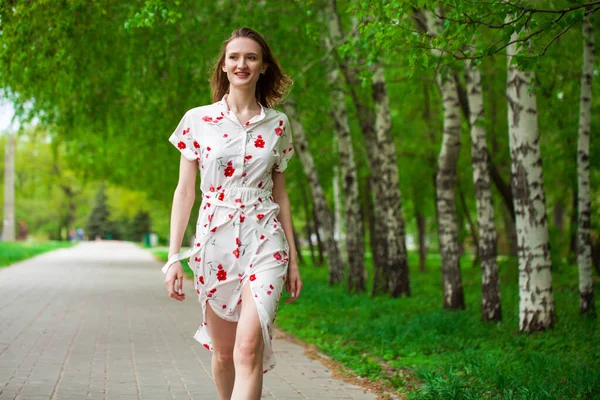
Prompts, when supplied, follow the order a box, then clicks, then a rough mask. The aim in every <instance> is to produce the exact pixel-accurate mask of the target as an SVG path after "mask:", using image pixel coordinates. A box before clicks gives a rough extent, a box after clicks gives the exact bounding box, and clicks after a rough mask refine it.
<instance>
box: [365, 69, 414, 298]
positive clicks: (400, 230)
mask: <svg viewBox="0 0 600 400" xmlns="http://www.w3.org/2000/svg"><path fill="white" fill-rule="evenodd" d="M374 69H375V73H374V74H373V81H372V84H371V86H372V88H373V103H374V105H375V137H376V140H377V147H378V149H377V150H378V151H379V152H381V154H380V157H379V160H380V165H379V168H380V171H381V174H382V176H381V178H382V179H381V185H382V187H381V192H382V194H383V197H378V198H377V199H376V200H377V203H379V205H380V206H381V208H382V209H383V211H384V213H385V214H384V215H385V216H384V218H385V220H386V221H387V224H388V230H387V232H386V233H387V234H386V243H387V261H388V264H387V268H386V269H387V271H388V273H389V274H390V278H391V282H390V285H391V286H390V294H391V295H392V296H393V297H397V296H401V295H406V296H410V282H409V274H408V257H407V253H406V237H405V229H404V217H403V215H402V197H401V194H400V183H399V182H400V180H399V177H398V162H397V156H396V146H395V145H394V140H393V139H392V134H391V130H392V119H391V116H390V104H389V97H388V94H387V90H386V83H385V75H384V70H383V66H382V65H381V63H378V64H376V65H375V66H374Z"/></svg>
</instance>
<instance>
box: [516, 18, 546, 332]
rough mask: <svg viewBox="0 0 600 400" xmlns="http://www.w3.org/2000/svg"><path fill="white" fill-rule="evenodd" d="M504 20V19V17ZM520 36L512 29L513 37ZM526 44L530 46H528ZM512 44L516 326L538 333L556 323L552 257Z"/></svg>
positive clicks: (532, 118) (531, 98)
mask: <svg viewBox="0 0 600 400" xmlns="http://www.w3.org/2000/svg"><path fill="white" fill-rule="evenodd" d="M507 18H508V17H507ZM517 38H518V32H515V33H514V34H513V35H512V37H511V41H515V40H517ZM526 45H528V44H526ZM517 52H518V49H517V47H516V44H511V45H509V46H508V47H507V53H508V77H507V84H506V97H507V100H508V128H509V129H508V131H509V144H510V159H511V178H512V184H511V187H512V191H513V198H514V202H515V215H516V226H517V239H518V246H519V247H518V257H519V330H520V331H522V332H523V331H524V332H534V331H542V330H546V329H548V328H550V327H551V326H552V325H553V324H554V322H555V312H554V297H553V295H552V272H551V268H552V260H551V258H550V246H549V242H548V219H547V215H546V200H545V194H544V184H543V172H542V156H541V153H540V145H539V140H540V137H539V131H538V121H537V104H536V103H537V102H536V95H535V93H534V92H530V89H531V85H532V84H533V82H535V76H534V73H533V72H530V71H521V70H520V69H519V67H518V66H517V65H511V61H512V58H513V56H514V55H515V54H517Z"/></svg>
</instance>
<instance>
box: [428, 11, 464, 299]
mask: <svg viewBox="0 0 600 400" xmlns="http://www.w3.org/2000/svg"><path fill="white" fill-rule="evenodd" d="M438 13H439V11H438ZM424 15H425V18H426V21H427V29H428V30H429V32H431V33H432V34H433V35H434V36H437V35H438V34H439V33H440V32H441V21H440V20H439V19H438V18H436V17H435V16H434V15H433V13H431V12H429V11H425V13H424ZM434 54H435V55H436V56H439V55H440V54H439V52H437V53H436V51H435V50H434ZM437 81H438V86H439V89H440V92H441V94H442V102H443V108H444V127H443V139H442V149H441V151H440V154H439V156H438V172H437V175H436V180H435V188H436V194H437V199H436V204H437V214H438V237H439V246H440V253H441V256H442V285H443V290H444V308H448V309H453V310H454V309H464V308H465V301H464V294H463V287H462V279H461V272H460V248H459V243H458V226H457V222H456V201H455V189H456V162H457V160H458V154H459V151H460V130H461V129H460V105H459V101H458V93H457V89H456V81H455V78H454V76H453V75H452V74H447V76H442V75H441V74H440V73H438V74H437Z"/></svg>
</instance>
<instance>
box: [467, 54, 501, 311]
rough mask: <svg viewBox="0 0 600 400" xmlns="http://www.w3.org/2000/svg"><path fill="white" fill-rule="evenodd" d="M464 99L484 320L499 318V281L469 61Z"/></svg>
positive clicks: (478, 93)
mask: <svg viewBox="0 0 600 400" xmlns="http://www.w3.org/2000/svg"><path fill="white" fill-rule="evenodd" d="M465 67H466V72H467V99H468V101H469V110H470V113H469V119H470V121H469V123H470V125H471V163H472V165H473V182H474V184H475V199H476V203H477V222H478V225H479V239H478V243H477V249H478V256H479V260H480V262H481V294H482V298H481V316H482V317H483V318H484V319H485V320H486V321H500V320H502V308H501V304H500V284H499V281H498V263H497V260H496V256H497V246H498V244H497V242H498V239H497V234H496V225H495V224H494V205H493V204H492V190H491V185H490V173H489V170H488V151H487V141H486V132H485V128H484V127H483V115H484V113H483V95H482V88H481V73H480V72H479V70H477V69H476V68H475V67H474V66H473V63H472V62H471V61H467V62H466V65H465Z"/></svg>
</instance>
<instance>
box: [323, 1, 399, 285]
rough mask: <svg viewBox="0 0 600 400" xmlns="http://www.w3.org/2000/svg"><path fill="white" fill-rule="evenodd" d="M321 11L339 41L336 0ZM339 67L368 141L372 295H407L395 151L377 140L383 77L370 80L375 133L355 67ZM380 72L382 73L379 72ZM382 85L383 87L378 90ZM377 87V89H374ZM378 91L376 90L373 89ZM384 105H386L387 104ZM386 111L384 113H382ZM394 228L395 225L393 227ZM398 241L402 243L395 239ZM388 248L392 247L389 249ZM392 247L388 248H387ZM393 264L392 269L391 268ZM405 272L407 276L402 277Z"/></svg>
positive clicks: (383, 96) (386, 132)
mask: <svg viewBox="0 0 600 400" xmlns="http://www.w3.org/2000/svg"><path fill="white" fill-rule="evenodd" d="M324 13H325V16H326V20H327V25H328V29H329V36H330V38H331V40H332V41H333V42H334V43H339V42H341V40H342V29H341V23H340V20H339V16H338V14H337V11H336V6H335V0H330V1H329V2H328V3H327V6H326V7H325V8H324ZM340 69H341V71H342V74H343V75H344V78H345V80H346V82H347V84H348V87H349V89H350V94H351V96H352V100H353V102H354V105H355V107H356V112H357V114H358V118H359V122H360V126H361V130H362V133H363V136H364V138H365V143H366V145H367V154H368V157H367V160H368V164H369V168H370V170H371V178H372V185H373V196H374V199H375V200H376V201H374V202H373V204H374V209H373V215H374V219H375V221H374V224H375V227H376V229H374V231H375V232H374V233H375V234H376V237H374V238H372V241H371V242H372V243H375V244H376V246H375V247H374V248H372V253H373V260H374V264H375V276H374V282H373V291H372V294H373V295H377V294H382V293H391V294H392V295H393V296H398V295H400V294H402V293H405V294H407V295H410V286H409V282H408V267H406V268H405V270H406V271H403V266H404V265H407V263H406V260H407V257H406V247H405V245H404V221H403V220H402V214H401V211H402V210H401V207H402V202H401V199H400V190H399V186H398V184H397V181H398V179H397V174H398V172H397V162H396V153H395V149H394V147H393V141H392V140H391V138H388V139H386V142H383V143H385V144H387V143H390V144H391V146H389V145H388V146H386V145H385V144H383V145H382V143H381V142H379V140H380V139H381V137H382V136H381V135H383V136H385V135H387V136H389V129H385V123H384V119H382V118H388V119H389V107H388V106H386V105H384V104H383V103H381V102H383V101H386V102H387V94H386V93H385V81H384V80H381V79H380V80H379V82H377V83H375V81H374V82H373V83H374V85H376V87H374V93H373V94H374V100H375V102H378V101H379V102H380V104H381V105H380V106H379V107H380V108H379V110H380V112H381V113H380V115H379V116H378V117H377V118H379V121H380V123H381V124H382V125H381V126H382V127H384V128H383V129H382V130H381V133H380V135H379V136H378V135H377V132H376V128H375V119H376V116H375V115H374V114H373V110H372V109H371V108H370V107H369V106H368V105H367V104H368V101H366V99H364V98H359V95H358V93H357V91H356V88H357V87H360V82H359V81H358V79H357V75H358V71H356V70H355V69H352V68H350V67H349V66H348V64H347V63H345V62H344V61H341V63H340ZM379 74H381V73H379ZM381 89H383V91H381ZM377 91H378V92H377ZM375 92H377V93H375ZM386 107H387V108H386ZM386 113H387V115H385V114H386ZM382 164H387V165H393V166H394V168H395V169H394V171H395V174H396V178H395V182H396V186H395V187H389V186H387V187H386V185H385V184H384V178H385V177H384V175H385V174H388V178H387V181H388V182H394V178H393V175H390V174H393V173H394V172H393V171H392V170H391V169H390V168H389V167H387V171H386V170H384V169H383V168H382ZM389 205H391V206H392V207H397V208H396V209H393V210H391V212H390V211H389V210H388V208H386V207H388V206H389ZM394 229H398V230H397V231H394ZM395 236H397V237H396V238H395V239H394V240H393V243H388V240H390V238H392V237H395ZM399 241H401V244H398V242H399ZM390 248H391V249H390ZM389 250H391V251H389ZM390 268H392V269H390ZM405 276H406V277H405Z"/></svg>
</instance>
